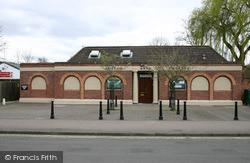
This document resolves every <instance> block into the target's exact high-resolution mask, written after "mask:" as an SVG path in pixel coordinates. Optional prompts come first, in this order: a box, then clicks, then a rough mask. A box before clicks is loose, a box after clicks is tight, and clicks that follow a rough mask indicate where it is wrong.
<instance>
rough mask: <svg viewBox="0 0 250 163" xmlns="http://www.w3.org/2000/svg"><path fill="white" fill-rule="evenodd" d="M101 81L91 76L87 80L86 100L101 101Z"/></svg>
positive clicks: (85, 85)
mask: <svg viewBox="0 0 250 163" xmlns="http://www.w3.org/2000/svg"><path fill="white" fill-rule="evenodd" d="M101 89H102V86H101V81H100V79H99V78H98V77H96V76H90V77H88V78H87V79H86V80H85V84H84V98H85V99H101V98H102V91H101Z"/></svg>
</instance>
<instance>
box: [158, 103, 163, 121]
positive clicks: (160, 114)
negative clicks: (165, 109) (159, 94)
mask: <svg viewBox="0 0 250 163" xmlns="http://www.w3.org/2000/svg"><path fill="white" fill-rule="evenodd" d="M159 120H163V116H162V101H160V113H159Z"/></svg>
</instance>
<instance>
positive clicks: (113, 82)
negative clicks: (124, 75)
mask: <svg viewBox="0 0 250 163" xmlns="http://www.w3.org/2000/svg"><path fill="white" fill-rule="evenodd" d="M112 86H113V87H114V89H122V80H121V79H120V78H118V77H110V78H108V79H107V82H106V88H107V89H111V88H112Z"/></svg>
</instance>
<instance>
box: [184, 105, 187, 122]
mask: <svg viewBox="0 0 250 163" xmlns="http://www.w3.org/2000/svg"><path fill="white" fill-rule="evenodd" d="M183 120H187V107H186V101H184V113H183Z"/></svg>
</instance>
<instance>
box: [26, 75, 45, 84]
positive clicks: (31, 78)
mask: <svg viewBox="0 0 250 163" xmlns="http://www.w3.org/2000/svg"><path fill="white" fill-rule="evenodd" d="M36 76H41V77H43V78H44V80H45V81H46V83H49V80H48V78H47V77H46V76H45V75H44V74H42V73H35V74H33V75H31V76H30V78H29V81H28V84H30V85H31V81H32V80H33V78H34V77H36Z"/></svg>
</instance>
